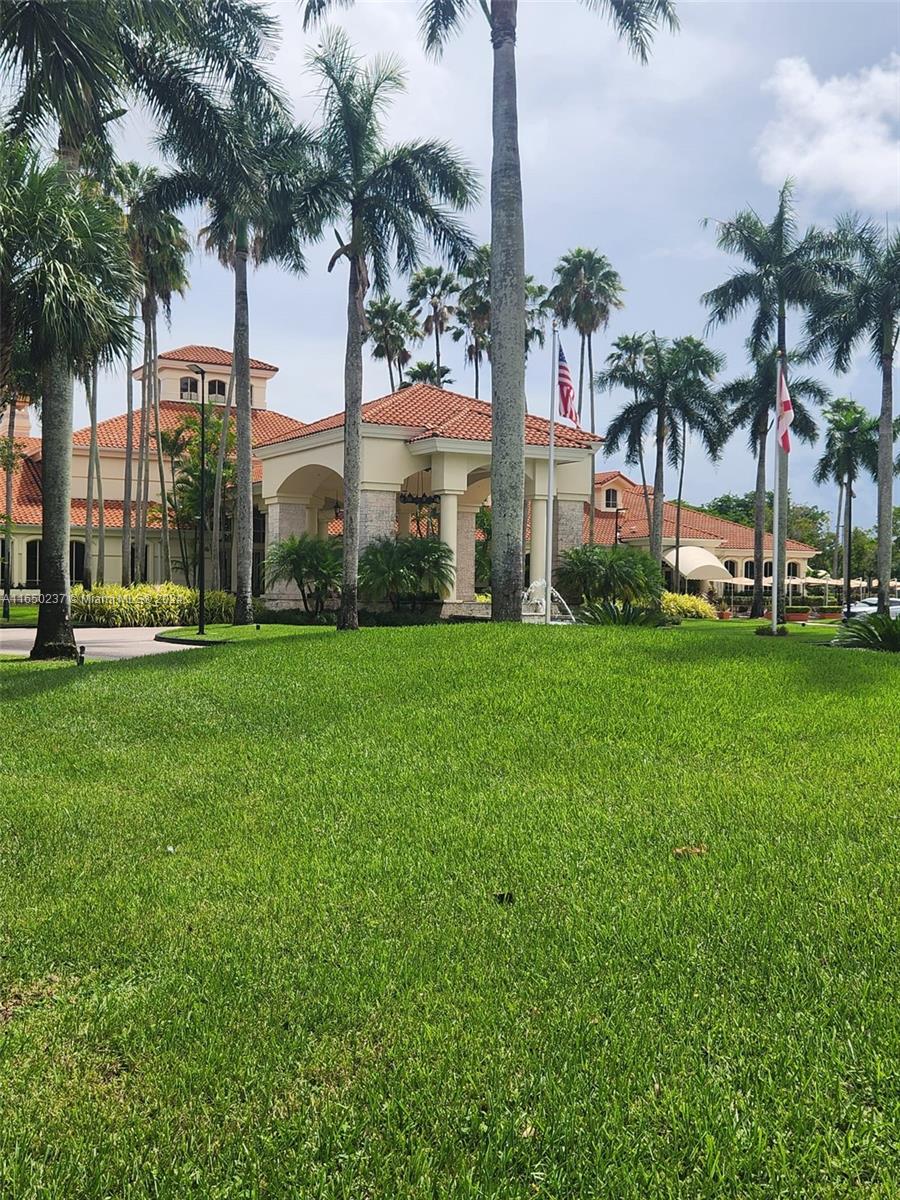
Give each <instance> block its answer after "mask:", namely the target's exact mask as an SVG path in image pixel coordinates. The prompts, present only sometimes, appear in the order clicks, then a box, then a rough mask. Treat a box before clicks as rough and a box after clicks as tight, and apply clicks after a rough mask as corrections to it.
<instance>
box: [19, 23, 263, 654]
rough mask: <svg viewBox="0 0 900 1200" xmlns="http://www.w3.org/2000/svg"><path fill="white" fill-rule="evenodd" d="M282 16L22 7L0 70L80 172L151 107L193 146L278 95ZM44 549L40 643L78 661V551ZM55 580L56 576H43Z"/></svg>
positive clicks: (55, 391) (48, 502) (48, 451)
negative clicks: (112, 131) (71, 576)
mask: <svg viewBox="0 0 900 1200" xmlns="http://www.w3.org/2000/svg"><path fill="white" fill-rule="evenodd" d="M274 27H275V26H274V24H273V21H272V18H271V17H270V16H269V14H268V13H267V12H266V11H265V9H264V8H263V7H262V6H261V5H257V4H253V3H251V2H250V0H217V2H216V4H208V3H205V2H204V0H129V2H128V3H118V2H115V3H107V4H100V5H98V4H96V3H94V0H67V2H66V3H52V4H50V3H46V2H44V0H16V2H15V3H13V4H6V5H4V8H3V16H2V20H0V69H3V70H5V71H6V73H7V77H8V81H9V86H10V89H11V91H12V94H13V96H14V103H13V107H12V112H11V122H10V123H11V127H12V128H13V129H14V130H16V131H28V130H33V129H38V128H41V127H46V126H47V125H54V124H55V125H57V126H58V131H59V132H58V139H57V147H58V157H59V161H60V164H61V165H62V166H63V168H64V169H65V170H66V171H68V172H70V173H75V172H77V171H78V169H79V165H80V160H81V156H82V152H83V150H84V149H85V146H86V145H87V144H88V143H93V144H94V145H95V146H98V145H99V146H100V148H101V149H103V150H105V151H106V152H107V153H108V152H109V145H110V141H109V128H110V125H111V124H112V123H113V122H114V121H115V120H116V119H117V118H118V117H119V116H120V115H123V114H124V113H125V112H126V111H128V108H129V102H130V101H131V100H132V99H138V100H140V101H141V102H142V103H143V104H144V105H145V107H146V108H147V109H149V111H150V113H151V114H152V116H153V117H154V118H156V119H157V120H159V121H161V122H162V121H164V122H165V123H166V125H167V127H168V129H169V130H170V131H173V132H175V133H178V134H181V135H184V136H185V137H186V138H188V139H199V140H202V139H204V138H207V137H214V136H215V135H216V134H217V133H218V131H219V130H220V127H221V119H220V105H219V99H220V98H221V96H222V94H223V93H225V92H230V93H231V94H232V95H240V96H241V97H243V98H249V97H260V96H267V95H270V94H271V85H270V83H269V80H268V78H267V76H266V75H265V73H264V72H262V71H261V70H260V69H259V67H258V60H259V56H260V54H261V52H262V51H263V49H264V48H265V43H266V41H267V39H268V37H269V35H270V34H271V33H272V32H273V30H274ZM70 349H71V346H66V345H61V346H60V347H59V348H58V352H57V356H56V362H55V363H54V364H53V365H52V366H51V367H48V370H47V374H46V384H47V391H46V392H45V396H44V415H43V430H44V446H43V451H42V453H43V462H44V468H45V471H46V473H47V475H48V477H50V478H52V479H53V481H54V483H53V485H52V486H51V487H49V488H46V487H45V490H44V493H43V499H42V507H43V513H44V522H45V524H46V525H52V526H53V527H54V528H55V530H56V533H55V534H54V537H53V539H52V540H53V541H54V542H56V541H59V539H60V535H61V533H62V532H65V533H66V537H68V523H69V504H70V464H69V463H67V462H64V461H63V459H64V458H65V459H68V458H69V457H70V453H71V448H70V444H69V443H70V439H71V432H72V403H73V378H74V377H73V373H72V372H73V366H72V365H71V364H70V362H69V357H68V351H69V350H70ZM52 557H55V552H54V555H52V556H51V554H49V553H47V546H46V545H44V548H43V551H42V557H41V563H42V578H41V593H42V597H46V596H50V597H55V596H57V595H59V594H60V592H59V587H60V585H61V584H62V585H64V589H63V592H62V596H63V600H62V601H60V602H56V601H52V600H46V601H44V603H43V604H42V608H44V607H46V610H47V612H46V615H45V616H43V617H42V618H39V622H38V635H37V642H36V646H37V647H38V648H41V647H42V648H43V649H42V650H41V652H42V653H50V652H51V650H52V648H53V647H54V646H55V647H59V648H60V649H61V650H64V652H65V653H67V654H68V653H71V652H72V647H73V646H74V639H72V637H71V631H70V630H68V617H67V615H66V614H67V612H68V599H67V597H68V547H66V558H65V562H64V564H63V568H62V572H61V574H60V569H59V564H58V563H56V562H55V561H53V562H51V558H52ZM44 576H46V578H45V577H44Z"/></svg>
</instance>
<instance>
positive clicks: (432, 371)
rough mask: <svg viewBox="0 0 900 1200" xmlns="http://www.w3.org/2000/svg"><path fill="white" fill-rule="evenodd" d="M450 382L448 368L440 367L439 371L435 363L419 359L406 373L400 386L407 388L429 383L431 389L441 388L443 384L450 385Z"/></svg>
mask: <svg viewBox="0 0 900 1200" xmlns="http://www.w3.org/2000/svg"><path fill="white" fill-rule="evenodd" d="M452 382H453V380H452V379H451V378H450V368H449V367H441V368H440V370H439V369H438V366H437V363H433V362H425V361H424V360H423V359H419V361H418V362H417V363H415V365H414V366H412V367H410V368H409V370H408V371H407V372H406V380H405V381H404V383H403V385H402V386H403V387H409V386H410V384H413V383H430V384H431V386H432V387H443V386H444V384H451V383H452Z"/></svg>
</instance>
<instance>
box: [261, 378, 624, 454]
mask: <svg viewBox="0 0 900 1200" xmlns="http://www.w3.org/2000/svg"><path fill="white" fill-rule="evenodd" d="M362 415H363V421H364V422H366V423H367V424H369V425H400V426H406V427H409V428H412V429H415V430H416V433H415V434H414V435H413V436H412V437H411V438H410V439H409V440H410V441H413V442H416V441H422V440H423V439H425V438H430V437H442V438H459V439H461V440H466V441H477V442H489V441H490V440H491V405H490V404H488V403H487V401H486V400H473V399H472V398H471V397H470V396H463V395H461V394H460V393H459V392H449V391H447V390H446V389H445V388H437V387H433V386H432V385H431V384H430V383H414V384H413V385H412V387H408V388H403V389H402V391H399V392H393V393H392V394H391V395H389V396H381V397H380V398H379V399H378V400H369V401H368V402H367V403H366V404H364V405H363V406H362ZM343 424H344V414H343V412H339V413H333V414H332V415H331V416H330V417H324V418H323V419H322V420H320V421H313V422H312V423H311V424H310V425H306V426H304V429H303V433H302V434H300V435H297V434H285V435H284V436H280V437H273V438H272V439H271V440H270V441H269V442H267V443H265V444H266V445H272V444H274V443H276V442H284V441H289V440H291V438H293V437H297V436H300V437H309V436H310V435H312V434H314V433H321V432H323V431H324V430H328V429H340V428H342V426H343ZM549 432H550V423H549V421H547V420H545V419H544V418H543V417H535V416H532V415H531V414H527V415H526V417H525V442H526V444H527V445H529V446H546V445H547V443H548V441H549ZM599 441H602V439H601V438H599V437H597V438H595V437H592V435H591V434H589V433H583V432H581V431H580V430H578V429H572V428H571V427H570V426H568V425H563V424H561V423H559V422H558V423H557V425H556V444H557V445H558V446H564V447H578V448H581V449H589V448H590V446H591V445H592V444H593V443H594V442H599Z"/></svg>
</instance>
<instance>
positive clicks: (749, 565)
mask: <svg viewBox="0 0 900 1200" xmlns="http://www.w3.org/2000/svg"><path fill="white" fill-rule="evenodd" d="M744 574H745V575H746V577H747V578H748V579H755V578H756V563H755V562H754V561H753V559H752V558H750V559H748V560H747V562H745V563H744Z"/></svg>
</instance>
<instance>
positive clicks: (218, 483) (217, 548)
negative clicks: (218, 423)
mask: <svg viewBox="0 0 900 1200" xmlns="http://www.w3.org/2000/svg"><path fill="white" fill-rule="evenodd" d="M393 390H394V389H393V388H391V391H393ZM233 398H234V360H233V358H232V363H231V374H230V375H229V377H228V393H227V395H226V396H225V412H224V414H223V416H222V430H221V432H220V434H219V450H218V453H217V455H216V479H215V483H214V485H213V510H212V544H213V569H212V585H213V588H214V589H216V588H220V587H221V586H222V488H223V486H224V479H225V451H226V447H227V446H228V435H229V433H230V431H231V403H232V400H233ZM250 419H251V420H252V419H253V418H252V417H251V418H250ZM174 479H175V475H174V467H173V475H172V480H173V485H174Z"/></svg>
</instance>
